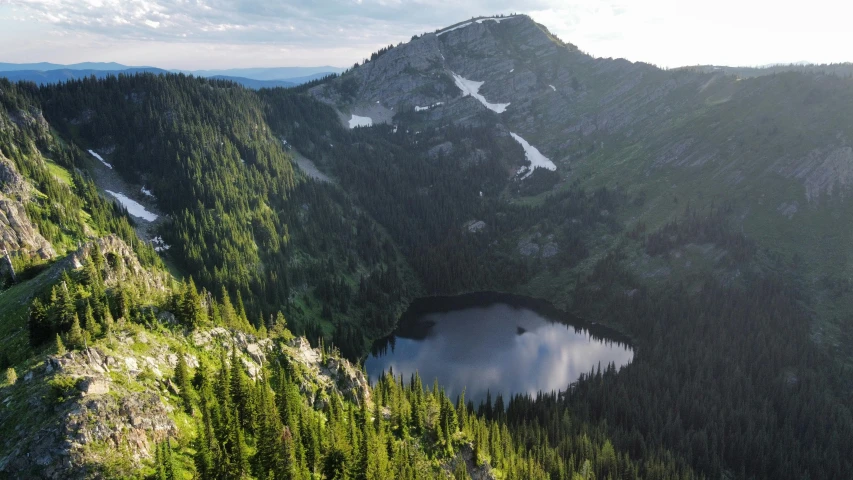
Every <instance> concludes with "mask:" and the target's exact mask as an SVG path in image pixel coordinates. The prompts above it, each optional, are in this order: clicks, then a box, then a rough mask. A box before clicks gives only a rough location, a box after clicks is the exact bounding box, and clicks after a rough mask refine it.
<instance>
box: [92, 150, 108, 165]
mask: <svg viewBox="0 0 853 480" xmlns="http://www.w3.org/2000/svg"><path fill="white" fill-rule="evenodd" d="M89 153H91V154H92V156H93V157H95V158H97V159H98V160H100V161H101V163H103V164H104V166H105V167H107V168H109V169H110V170H112V169H113V166H112V165H110V164H109V163H107V161H106V160H104V157H102V156H100V155H98V154H97V153H95V152H94V151H93V150H89Z"/></svg>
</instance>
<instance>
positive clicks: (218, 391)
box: [0, 15, 853, 480]
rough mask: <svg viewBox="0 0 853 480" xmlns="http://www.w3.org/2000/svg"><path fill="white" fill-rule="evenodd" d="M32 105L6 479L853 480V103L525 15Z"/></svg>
mask: <svg viewBox="0 0 853 480" xmlns="http://www.w3.org/2000/svg"><path fill="white" fill-rule="evenodd" d="M0 106H2V108H0V157H2V158H0V160H3V162H2V165H0V166H2V167H3V168H2V169H0V180H2V190H0V192H2V194H0V201H2V202H3V203H2V212H3V213H4V215H3V216H0V227H2V236H0V240H2V241H3V244H2V245H3V246H4V247H5V248H6V252H4V254H5V255H6V257H5V258H6V259H7V260H8V261H4V268H3V269H0V272H2V273H3V274H4V275H5V276H4V282H5V283H4V285H5V288H4V289H3V290H2V291H0V318H2V321H0V348H2V355H0V367H2V370H3V371H7V369H8V370H11V372H12V373H13V374H14V376H11V375H7V380H6V383H3V384H0V405H2V407H0V433H2V435H0V437H2V440H0V478H21V476H22V475H23V476H25V477H28V478H158V479H159V478H164V479H165V478H171V479H175V478H186V479H189V478H203V479H206V478H211V479H212V478H235V479H243V478H258V479H270V478H274V479H288V480H290V479H295V478H300V479H302V478H304V479H314V478H340V479H344V478H347V479H349V478H356V479H368V478H369V479H384V478H406V479H409V478H411V479H414V478H453V479H458V480H463V479H469V478H495V479H505V480H509V479H546V478H547V479H572V480H576V479H579V478H584V479H588V478H601V479H606V478H614V479H615V478H638V479H639V478H650V479H657V478H660V479H665V478H696V479H700V478H743V479H753V478H778V479H785V478H790V479H799V478H846V477H848V476H849V474H850V473H851V472H853V463H851V462H853V460H851V459H850V458H849V455H847V452H849V451H851V450H853V411H851V402H850V399H851V395H853V371H851V365H853V363H851V362H853V356H851V354H850V352H851V351H853V350H851V348H853V334H851V331H853V330H851V328H853V326H852V325H853V324H852V323H851V321H852V320H851V317H850V315H849V313H847V312H848V310H849V307H850V305H851V303H850V302H851V300H850V299H851V296H850V281H849V278H848V277H849V275H848V274H849V272H848V270H849V269H850V268H851V263H850V261H849V255H850V253H851V252H850V242H849V241H847V239H848V238H849V236H850V232H849V230H850V226H849V225H850V224H849V222H847V221H845V219H846V218H848V217H849V215H848V213H849V212H848V210H849V209H850V208H851V207H850V205H851V203H850V199H849V185H850V181H849V171H850V165H849V164H850V162H851V161H853V160H851V156H850V147H849V146H848V138H850V137H851V135H853V132H851V129H853V121H851V117H850V112H853V109H851V108H850V107H853V81H851V79H850V78H849V77H846V76H844V75H842V74H836V73H833V72H828V73H826V72H816V71H810V70H809V71H787V70H786V71H778V72H774V73H773V74H769V75H745V76H744V77H736V76H734V75H730V74H728V73H727V72H725V71H719V70H715V69H711V70H708V69H701V68H697V69H674V70H664V69H659V68H657V67H654V66H652V65H648V64H643V63H632V62H628V61H626V60H621V59H616V60H614V59H604V58H595V57H592V56H590V55H587V54H586V53H583V52H582V51H580V50H579V49H578V47H576V46H574V45H572V44H569V43H566V42H564V41H562V40H560V39H559V38H557V37H556V36H555V35H553V34H552V33H551V32H550V31H549V30H548V29H547V27H545V26H543V25H540V24H538V23H536V22H534V21H533V20H532V19H531V18H530V17H528V16H526V15H512V16H506V17H477V18H474V19H471V20H470V21H464V22H459V23H457V24H454V25H450V26H449V27H447V28H444V29H441V30H438V31H436V32H433V33H425V34H422V35H415V36H414V37H413V38H412V40H411V41H409V42H406V43H401V44H399V45H396V46H394V45H392V46H389V47H388V48H383V49H382V50H380V51H379V52H377V53H376V54H374V55H373V56H372V57H371V58H370V59H366V60H365V61H364V62H362V63H360V64H357V65H355V66H353V67H352V68H351V69H349V70H346V71H344V72H342V73H340V74H339V75H331V76H328V77H323V78H314V79H311V80H310V81H307V82H306V83H304V84H303V85H301V86H298V87H293V88H281V87H277V88H261V89H259V90H252V89H249V88H245V87H243V86H241V85H239V84H238V83H235V82H232V81H229V80H227V79H221V78H209V79H208V78H196V77H192V76H187V75H183V74H155V73H151V72H141V73H137V74H134V75H120V76H104V77H103V78H95V77H87V78H83V79H77V80H71V81H68V82H65V83H60V84H49V85H41V86H36V85H35V84H32V83H18V84H15V83H11V82H8V81H6V80H0ZM285 139H286V140H285ZM6 264H8V266H6ZM10 267H11V268H10ZM11 272H14V275H15V277H14V278H12V276H11ZM478 292H479V293H478ZM483 292H500V293H489V294H486V293H483ZM566 312H569V313H566ZM46 445H47V446H46ZM109 452H117V455H110V454H109ZM30 453H36V454H35V455H30Z"/></svg>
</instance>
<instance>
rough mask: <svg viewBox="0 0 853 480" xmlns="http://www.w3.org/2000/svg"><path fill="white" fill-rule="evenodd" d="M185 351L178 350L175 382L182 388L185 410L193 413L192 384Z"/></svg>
mask: <svg viewBox="0 0 853 480" xmlns="http://www.w3.org/2000/svg"><path fill="white" fill-rule="evenodd" d="M184 357H185V354H184V352H178V364H177V365H176V366H175V384H177V386H178V389H179V390H180V395H181V402H182V403H183V404H184V411H185V412H187V413H188V414H192V413H193V403H192V384H191V383H190V373H189V368H188V367H187V361H186V358H184Z"/></svg>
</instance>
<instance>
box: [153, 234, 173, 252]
mask: <svg viewBox="0 0 853 480" xmlns="http://www.w3.org/2000/svg"><path fill="white" fill-rule="evenodd" d="M151 245H152V246H154V251H155V252H165V251H166V250H168V249H170V248H172V246H171V245H168V244H167V243H166V242H164V241H163V237H161V236H159V235H157V236H156V237H154V238H152V239H151Z"/></svg>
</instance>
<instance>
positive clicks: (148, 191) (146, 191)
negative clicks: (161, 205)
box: [139, 187, 157, 198]
mask: <svg viewBox="0 0 853 480" xmlns="http://www.w3.org/2000/svg"><path fill="white" fill-rule="evenodd" d="M139 191H140V192H142V194H143V195H145V196H146V197H150V198H157V197H155V196H154V194H153V193H151V190H148V189H147V188H145V187H142V188H140V189H139Z"/></svg>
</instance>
